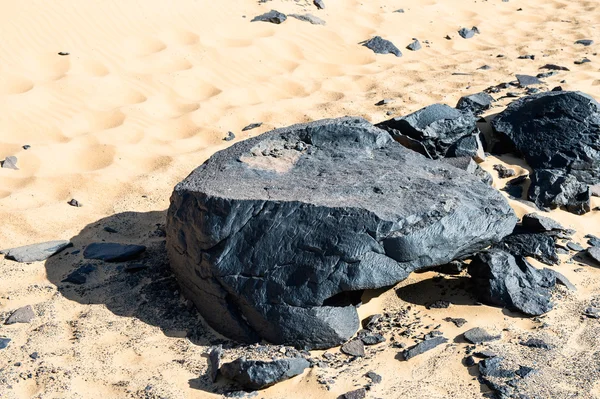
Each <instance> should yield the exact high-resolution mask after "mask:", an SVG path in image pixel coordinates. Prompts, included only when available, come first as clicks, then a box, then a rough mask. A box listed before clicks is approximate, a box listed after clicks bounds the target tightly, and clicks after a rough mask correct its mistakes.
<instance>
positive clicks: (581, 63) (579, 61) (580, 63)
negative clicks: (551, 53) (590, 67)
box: [573, 57, 592, 65]
mask: <svg viewBox="0 0 600 399" xmlns="http://www.w3.org/2000/svg"><path fill="white" fill-rule="evenodd" d="M588 62H592V60H590V59H589V58H586V57H584V58H582V59H580V60H577V61H574V62H573V64H575V65H583V64H587V63H588Z"/></svg>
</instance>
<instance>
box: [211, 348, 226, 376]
mask: <svg viewBox="0 0 600 399" xmlns="http://www.w3.org/2000/svg"><path fill="white" fill-rule="evenodd" d="M222 356H223V346H221V345H219V346H215V347H214V348H212V349H211V351H210V353H209V354H208V361H209V364H210V379H211V381H212V382H215V381H217V377H218V376H219V369H220V367H221V357H222Z"/></svg>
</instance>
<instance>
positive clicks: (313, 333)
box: [167, 117, 517, 348]
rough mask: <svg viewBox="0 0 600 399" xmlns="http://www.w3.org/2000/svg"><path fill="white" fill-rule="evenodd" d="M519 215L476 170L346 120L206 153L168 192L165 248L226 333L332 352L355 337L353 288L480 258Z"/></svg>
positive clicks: (185, 288) (203, 309)
mask: <svg viewBox="0 0 600 399" xmlns="http://www.w3.org/2000/svg"><path fill="white" fill-rule="evenodd" d="M516 221H517V218H516V217H515V215H514V213H513V211H512V209H511V208H510V206H509V205H508V203H507V202H506V201H505V199H504V198H503V197H502V195H501V194H500V193H499V192H497V191H495V190H494V189H492V188H490V187H489V186H487V185H486V184H485V183H483V182H481V181H480V180H479V179H478V178H477V177H475V176H473V175H471V174H470V173H468V172H466V171H462V170H459V169H457V168H454V167H452V166H450V165H447V164H444V163H442V162H436V161H432V160H429V159H426V158H425V157H423V156H421V155H420V154H417V153H415V152H413V151H410V150H408V149H406V148H404V147H403V146H402V145H400V144H398V143H397V142H395V141H394V140H393V139H392V138H391V136H390V135H389V134H388V133H387V132H385V131H384V130H381V129H378V128H377V127H375V126H373V125H371V124H370V123H368V122H367V121H365V120H364V119H361V118H351V117H347V118H340V119H327V120H322V121H317V122H312V123H308V124H301V125H294V126H291V127H288V128H283V129H278V130H274V131H271V132H268V133H265V134H263V135H261V136H258V137H255V138H252V139H249V140H246V141H242V142H239V143H236V144H234V145H233V146H231V147H229V148H228V149H226V150H223V151H220V152H218V153H216V154H215V155H213V156H212V157H211V158H210V159H209V160H208V161H206V162H205V163H204V164H203V165H201V166H200V167H199V168H197V169H196V170H195V171H194V172H192V173H191V174H190V175H189V176H188V177H187V178H186V179H185V180H184V181H183V182H181V183H179V184H178V185H177V186H176V187H175V190H174V192H173V195H172V197H171V206H170V208H169V211H168V216H167V250H168V253H169V257H170V261H171V267H172V269H173V271H174V273H175V275H176V277H177V279H178V281H179V284H180V286H181V288H182V292H183V293H184V295H186V296H187V297H188V298H189V299H191V300H192V301H193V302H194V303H195V305H196V307H197V308H198V309H199V311H200V313H201V314H202V315H203V317H204V318H205V320H206V321H207V322H208V323H209V324H210V325H211V326H213V327H214V328H215V329H216V330H217V331H219V332H220V333H222V334H224V335H226V336H228V337H230V338H232V339H235V340H239V341H244V342H255V341H257V340H259V339H261V338H264V339H266V340H268V341H270V342H273V343H277V344H286V345H294V346H296V347H304V348H328V347H332V346H336V345H339V344H341V343H343V342H345V341H347V340H348V339H349V338H350V337H351V336H352V335H353V334H354V333H355V332H356V331H357V329H358V327H359V320H358V316H357V312H356V309H355V306H354V304H355V303H356V301H355V298H356V297H357V295H356V294H357V293H358V294H360V292H361V290H364V289H374V288H380V287H386V286H390V285H393V284H396V283H397V282H399V281H401V280H404V279H405V278H406V277H407V276H408V275H409V274H410V273H411V272H413V271H415V270H423V269H427V268H429V267H432V266H436V265H442V264H446V263H448V262H450V261H452V260H453V259H456V258H459V257H464V256H467V255H470V254H474V253H476V252H478V251H480V250H482V249H484V248H486V247H487V246H489V245H492V244H494V243H496V242H499V241H500V240H501V239H502V238H503V237H504V236H506V235H507V234H509V233H511V232H512V231H513V228H514V226H515V224H516Z"/></svg>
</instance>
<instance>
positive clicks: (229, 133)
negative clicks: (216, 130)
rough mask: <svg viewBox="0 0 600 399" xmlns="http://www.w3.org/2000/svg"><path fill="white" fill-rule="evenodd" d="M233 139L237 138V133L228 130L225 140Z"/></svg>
mask: <svg viewBox="0 0 600 399" xmlns="http://www.w3.org/2000/svg"><path fill="white" fill-rule="evenodd" d="M233 139H235V134H233V132H227V136H225V137H224V138H223V140H225V141H231V140H233Z"/></svg>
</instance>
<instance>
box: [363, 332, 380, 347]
mask: <svg viewBox="0 0 600 399" xmlns="http://www.w3.org/2000/svg"><path fill="white" fill-rule="evenodd" d="M360 340H361V341H362V343H363V344H365V345H377V344H380V343H382V342H385V337H384V336H383V335H381V334H367V335H363V336H362V337H360Z"/></svg>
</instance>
